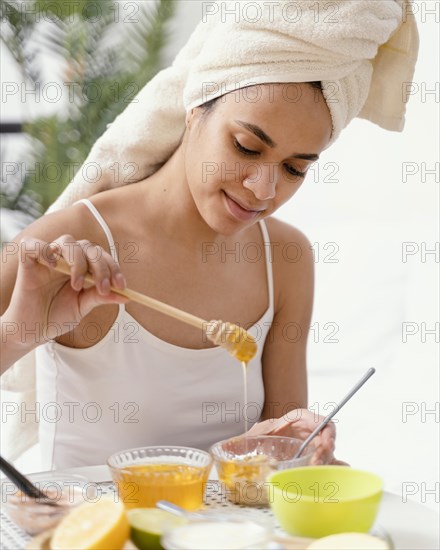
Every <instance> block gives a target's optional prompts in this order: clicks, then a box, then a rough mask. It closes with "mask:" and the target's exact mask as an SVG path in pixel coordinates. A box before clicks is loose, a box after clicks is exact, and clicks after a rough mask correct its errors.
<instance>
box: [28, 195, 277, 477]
mask: <svg viewBox="0 0 440 550" xmlns="http://www.w3.org/2000/svg"><path fill="white" fill-rule="evenodd" d="M79 202H83V203H84V204H85V205H86V206H87V207H88V208H89V209H90V211H91V212H92V214H93V215H94V216H95V218H96V220H97V221H98V223H99V224H100V225H101V227H102V229H103V230H104V232H105V234H106V236H107V238H108V242H109V246H110V251H111V253H112V256H113V258H114V259H115V260H116V261H117V254H116V247H115V244H114V240H113V237H112V234H111V232H110V230H109V227H108V226H107V224H106V223H105V221H104V219H103V218H102V216H101V215H100V214H99V212H98V211H97V210H96V208H95V207H94V205H93V204H92V203H91V202H90V201H88V200H87V199H84V200H82V201H79ZM260 229H261V232H262V235H263V239H264V242H265V246H264V249H265V251H266V252H265V254H266V273H267V288H268V289H269V307H268V309H267V310H266V312H265V313H264V315H263V316H262V317H261V319H260V320H259V321H258V322H257V323H255V325H253V326H252V327H251V328H249V329H248V331H249V332H250V333H251V334H252V335H253V336H254V337H255V338H256V339H257V342H258V344H259V345H258V353H257V355H256V356H255V357H254V359H252V361H250V363H249V365H248V371H247V372H248V405H247V407H245V406H244V398H243V374H242V368H241V365H240V364H239V363H238V362H237V360H236V359H233V358H232V357H231V356H230V355H229V354H228V353H227V352H226V351H225V350H224V349H223V348H221V347H214V348H209V349H199V350H195V349H188V348H182V347H180V346H176V345H173V344H170V343H168V342H165V341H163V340H161V339H159V338H157V337H156V336H154V335H153V334H152V333H151V332H149V331H148V330H146V329H145V328H143V327H142V326H141V325H140V324H139V323H138V322H137V321H136V320H135V319H134V318H133V317H132V316H131V315H130V314H129V313H127V311H126V310H125V307H124V305H121V306H119V313H118V316H117V318H116V320H115V322H114V323H113V325H112V327H111V329H110V330H109V332H108V333H107V334H106V335H105V336H104V337H103V338H102V340H101V341H100V342H98V343H97V344H96V345H94V346H92V347H89V348H85V349H75V348H69V347H66V346H63V345H60V344H58V343H56V342H50V343H48V344H46V345H44V346H40V347H39V348H38V349H37V407H38V409H37V411H38V412H39V419H40V423H39V435H40V444H41V452H42V466H43V469H47V470H50V469H61V468H72V467H76V466H86V465H93V464H104V463H106V461H107V458H108V457H109V456H110V455H111V454H112V453H114V452H117V451H120V450H123V449H130V448H133V447H140V446H144V445H184V446H188V447H196V448H199V449H205V450H206V449H208V448H209V446H210V445H212V444H213V443H215V442H216V441H220V440H222V439H227V438H229V437H232V436H234V435H238V434H240V433H243V432H244V426H245V425H244V421H245V415H246V417H247V418H248V420H249V422H250V424H249V425H252V424H253V423H254V422H256V421H257V420H258V419H259V417H260V414H261V411H262V408H263V405H264V385H263V377H262V365H261V356H262V352H263V346H264V342H265V339H266V336H267V333H268V331H269V328H270V326H271V324H272V320H273V312H274V306H273V275H272V257H271V247H270V246H269V236H268V232H267V228H266V225H265V223H264V222H263V221H261V222H260ZM87 327H88V328H87V330H88V331H90V334H89V337H90V338H94V337H96V333H95V334H92V332H93V331H98V332H99V330H100V327H99V326H98V325H91V324H89V325H87Z"/></svg>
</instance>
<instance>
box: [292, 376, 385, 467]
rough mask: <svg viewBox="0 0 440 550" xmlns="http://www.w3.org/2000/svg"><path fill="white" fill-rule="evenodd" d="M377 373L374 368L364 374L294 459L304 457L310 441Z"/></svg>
mask: <svg viewBox="0 0 440 550" xmlns="http://www.w3.org/2000/svg"><path fill="white" fill-rule="evenodd" d="M375 372H376V369H373V368H371V369H368V370H367V372H366V373H365V374H364V376H363V377H362V378H361V379H360V380H359V382H358V383H357V384H356V385H355V386H354V387H353V388H352V389H351V390H350V391H349V392H348V393H347V395H346V396H345V397H344V399H343V400H342V401H341V402H340V403H339V404H338V405H336V408H335V409H334V410H333V411H332V412H331V413H330V414H328V415H327V416H326V417H325V418H324V420H323V421H322V422H321V424H319V425H318V427H317V428H316V429H314V430H313V432H312V433H311V434H310V435H309V437H308V438H307V439H306V440H305V441H304V442H303V443H302V445H301V447H300V448H299V449H298V451H297V452H296V454H295V456H294V457H293V458H299V457H300V456H301V455H302V453H303V451H304V449H305V448H306V447H307V445H308V444H309V443H310V441H312V439H313V438H314V437H316V436H317V435H318V434H319V432H320V431H321V430H322V429H323V428H325V426H327V424H328V423H329V422H330V420H331V419H332V418H333V417H334V416H335V414H336V413H337V412H339V411H340V410H341V409H342V407H343V406H344V405H345V403H347V401H349V400H350V399H351V398H352V397H353V395H354V394H355V393H356V392H357V391H358V390H359V389H360V388H361V387H362V386H363V385H364V384H365V382H366V381H367V380H368V379H369V378H370V377H371V376H373V374H374V373H375Z"/></svg>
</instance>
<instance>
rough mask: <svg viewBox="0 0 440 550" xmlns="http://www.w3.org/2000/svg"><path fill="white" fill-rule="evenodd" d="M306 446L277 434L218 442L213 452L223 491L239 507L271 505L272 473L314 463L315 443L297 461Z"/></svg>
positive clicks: (211, 449)
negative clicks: (301, 448)
mask: <svg viewBox="0 0 440 550" xmlns="http://www.w3.org/2000/svg"><path fill="white" fill-rule="evenodd" d="M302 443H303V441H302V440H300V439H295V438H293V437H281V436H277V435H261V436H238V437H232V438H231V439H226V440H224V441H219V442H218V443H215V444H214V445H213V446H212V447H211V448H210V450H209V452H210V453H211V455H212V456H213V458H214V462H215V466H216V468H217V473H218V477H219V480H220V483H221V484H222V492H223V493H224V494H226V496H227V498H228V499H229V500H230V501H231V502H234V503H235V504H245V505H247V506H267V505H268V504H269V503H270V502H271V500H272V497H271V492H272V491H273V488H272V487H271V485H270V483H268V482H267V481H266V479H267V477H268V476H269V475H270V474H272V473H274V472H277V471H279V470H285V469H288V468H296V467H299V466H308V465H309V464H310V463H311V460H312V457H313V453H314V451H315V443H314V441H311V442H310V443H309V445H308V446H307V447H306V449H305V450H304V451H303V453H302V455H301V456H300V457H299V458H293V457H294V456H295V454H296V452H297V451H298V449H299V447H300V446H301V444H302Z"/></svg>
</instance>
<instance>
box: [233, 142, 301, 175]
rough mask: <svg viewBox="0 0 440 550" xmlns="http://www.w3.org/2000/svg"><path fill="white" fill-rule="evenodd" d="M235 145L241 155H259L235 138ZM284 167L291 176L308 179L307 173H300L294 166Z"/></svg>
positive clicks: (286, 165)
mask: <svg viewBox="0 0 440 550" xmlns="http://www.w3.org/2000/svg"><path fill="white" fill-rule="evenodd" d="M234 145H235V148H236V149H238V150H239V151H240V153H243V154H244V155H259V152H258V151H252V150H251V149H246V147H243V145H241V143H240V142H239V141H238V140H237V139H236V138H234ZM284 167H285V168H286V171H287V172H288V173H289V174H290V175H291V176H295V177H297V178H298V177H299V178H305V177H306V173H305V172H300V171H299V170H297V169H296V168H294V167H293V166H289V165H288V164H285V165H284Z"/></svg>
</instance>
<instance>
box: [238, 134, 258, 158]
mask: <svg viewBox="0 0 440 550" xmlns="http://www.w3.org/2000/svg"><path fill="white" fill-rule="evenodd" d="M234 145H235V147H236V149H238V150H239V151H240V153H243V154H245V155H258V151H251V150H250V149H246V147H243V145H241V143H239V141H238V140H237V139H236V138H235V139H234Z"/></svg>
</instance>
